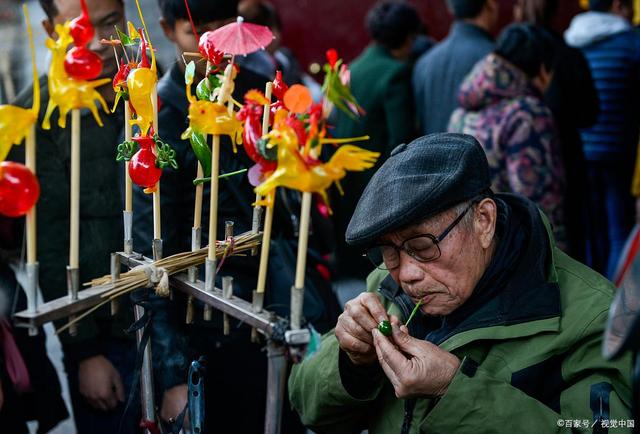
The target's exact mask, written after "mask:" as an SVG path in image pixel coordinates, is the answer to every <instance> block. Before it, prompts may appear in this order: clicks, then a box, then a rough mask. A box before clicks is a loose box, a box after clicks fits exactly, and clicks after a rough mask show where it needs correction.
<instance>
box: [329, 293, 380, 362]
mask: <svg viewBox="0 0 640 434" xmlns="http://www.w3.org/2000/svg"><path fill="white" fill-rule="evenodd" d="M388 319H389V318H388V316H387V312H386V311H385V309H384V307H383V306H382V303H381V302H380V299H379V298H378V297H377V296H376V295H375V294H372V293H370V292H363V293H362V294H360V295H359V296H358V297H356V298H354V299H353V300H350V301H348V302H347V303H346V304H345V305H344V312H343V313H342V315H340V317H338V323H337V324H336V330H335V333H336V338H337V339H338V343H339V344H340V348H341V349H342V350H343V351H344V352H345V353H346V354H347V355H348V356H349V359H351V361H352V362H353V363H354V364H356V365H368V364H371V363H374V362H375V361H376V360H377V355H376V349H375V347H374V345H373V336H372V335H371V330H373V329H374V328H376V327H378V324H379V323H380V322H381V321H385V320H388Z"/></svg>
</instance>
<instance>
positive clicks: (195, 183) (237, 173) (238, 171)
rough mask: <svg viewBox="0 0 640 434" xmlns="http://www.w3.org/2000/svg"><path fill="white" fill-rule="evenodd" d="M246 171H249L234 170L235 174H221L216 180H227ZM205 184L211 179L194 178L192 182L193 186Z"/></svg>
mask: <svg viewBox="0 0 640 434" xmlns="http://www.w3.org/2000/svg"><path fill="white" fill-rule="evenodd" d="M247 170H249V169H240V170H236V171H235V172H229V173H223V174H222V175H219V176H218V179H224V178H228V177H230V176H233V175H239V174H241V173H244V172H246V171H247ZM205 182H211V177H207V178H196V179H194V180H193V185H198V184H204V183H205Z"/></svg>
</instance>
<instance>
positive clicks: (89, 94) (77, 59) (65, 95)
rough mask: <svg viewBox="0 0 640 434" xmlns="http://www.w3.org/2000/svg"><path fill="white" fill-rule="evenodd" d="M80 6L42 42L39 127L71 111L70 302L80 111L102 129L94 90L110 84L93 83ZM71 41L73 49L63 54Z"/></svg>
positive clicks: (88, 33) (96, 60) (75, 284)
mask: <svg viewBox="0 0 640 434" xmlns="http://www.w3.org/2000/svg"><path fill="white" fill-rule="evenodd" d="M80 4H81V6H82V13H81V15H80V16H79V17H76V18H74V19H73V20H71V21H67V22H65V23H64V24H57V25H56V26H55V31H56V33H57V35H58V39H57V40H55V41H54V40H53V39H51V38H48V39H47V40H46V41H45V45H46V47H47V48H48V49H49V50H50V51H51V54H52V57H51V65H50V66H49V80H48V86H49V103H48V105H47V110H46V113H45V117H44V119H43V121H42V128H43V129H45V130H48V129H50V128H51V124H50V119H51V115H52V114H53V112H54V111H55V109H56V108H58V109H59V111H60V114H59V117H58V126H59V127H60V128H65V127H66V122H67V114H68V113H69V111H71V198H70V208H71V210H70V228H69V265H68V266H67V282H68V290H69V297H70V298H71V299H72V300H75V299H77V296H78V289H79V287H80V270H79V252H80V109H82V108H87V109H89V110H90V111H91V113H92V114H93V117H94V119H95V120H96V122H97V123H98V125H100V126H102V120H101V119H100V115H99V114H98V109H97V107H96V105H95V101H96V100H97V101H98V102H99V103H100V105H101V106H102V108H103V109H104V111H105V112H107V111H108V108H107V104H106V102H105V100H104V98H102V96H101V95H100V94H99V93H98V92H97V91H96V88H97V87H99V86H101V85H103V84H105V83H108V82H109V81H110V80H109V79H108V78H105V79H101V80H93V79H94V78H96V77H98V76H99V75H100V73H101V72H102V60H101V59H100V57H99V56H98V55H97V54H95V53H93V52H92V51H90V50H89V49H87V48H86V45H87V44H89V42H91V40H92V39H93V37H94V34H95V30H94V28H93V26H92V24H91V20H90V19H89V11H88V9H87V5H86V2H85V0H80ZM72 42H73V44H74V47H73V48H71V50H69V51H67V48H68V46H69V45H70V44H71V43H72ZM71 333H72V334H74V333H75V329H73V328H72V329H71Z"/></svg>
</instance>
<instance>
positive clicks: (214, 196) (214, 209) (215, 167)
mask: <svg viewBox="0 0 640 434" xmlns="http://www.w3.org/2000/svg"><path fill="white" fill-rule="evenodd" d="M219 172H220V136H219V135H217V134H214V136H213V144H212V146H211V191H210V196H209V200H210V201H209V255H208V257H209V260H211V261H213V260H215V259H216V239H217V230H218V182H219V181H218V174H219Z"/></svg>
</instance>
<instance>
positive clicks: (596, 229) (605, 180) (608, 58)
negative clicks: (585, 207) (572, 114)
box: [564, 0, 640, 278]
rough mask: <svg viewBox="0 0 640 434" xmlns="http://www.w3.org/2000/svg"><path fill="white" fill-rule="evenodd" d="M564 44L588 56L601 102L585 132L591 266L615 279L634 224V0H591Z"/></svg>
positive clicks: (637, 60)
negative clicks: (632, 193) (621, 255)
mask: <svg viewBox="0 0 640 434" xmlns="http://www.w3.org/2000/svg"><path fill="white" fill-rule="evenodd" d="M589 7H590V9H591V10H590V11H588V12H584V13H582V14H579V15H577V16H575V17H574V18H573V20H572V21H571V25H570V26H569V28H568V29H567V31H566V32H565V34H564V38H565V41H566V42H567V44H569V45H570V46H572V47H575V48H579V49H580V50H581V51H582V52H583V53H584V55H585V57H586V58H587V62H588V63H589V67H590V68H591V74H592V75H593V79H594V81H595V86H596V89H597V92H598V98H599V100H600V112H599V114H598V119H597V122H596V123H595V125H593V126H592V127H591V128H587V129H584V130H582V132H581V135H582V141H583V148H584V154H585V158H586V161H587V171H588V177H589V183H588V185H587V189H586V190H587V191H588V192H589V193H588V197H589V210H590V214H591V219H590V223H591V224H590V227H589V229H588V230H589V233H588V237H587V240H588V247H587V259H588V261H587V264H588V265H590V266H592V267H593V268H594V269H596V270H597V271H599V272H601V273H603V274H605V275H606V276H607V277H609V278H611V277H613V273H614V271H615V269H616V266H617V263H618V258H619V257H620V253H621V252H622V249H623V247H624V243H625V241H626V239H627V236H628V234H629V232H630V230H631V227H632V226H633V223H634V217H635V212H634V211H635V210H634V199H633V197H632V195H631V192H630V186H631V178H632V174H633V164H634V161H635V156H636V146H637V144H638V132H639V129H640V102H639V101H640V98H639V96H640V34H638V32H637V31H636V30H635V29H634V28H633V27H632V25H631V21H630V20H631V17H632V16H633V2H632V1H631V0H591V1H590V2H589Z"/></svg>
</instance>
